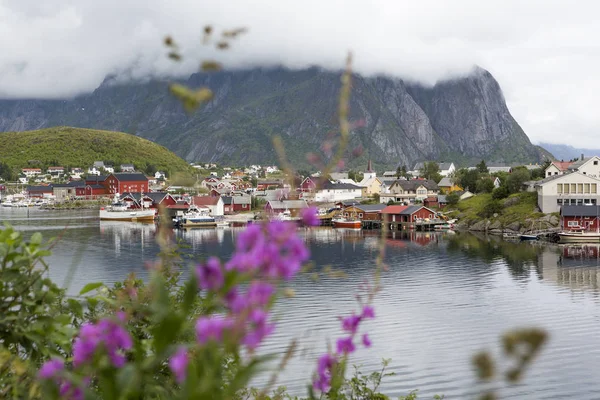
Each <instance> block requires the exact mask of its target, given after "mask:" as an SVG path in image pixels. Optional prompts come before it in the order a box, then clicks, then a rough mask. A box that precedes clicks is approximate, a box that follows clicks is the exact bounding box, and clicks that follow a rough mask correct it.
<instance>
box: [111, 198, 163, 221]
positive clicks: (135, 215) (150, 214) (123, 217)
mask: <svg viewBox="0 0 600 400" xmlns="http://www.w3.org/2000/svg"><path fill="white" fill-rule="evenodd" d="M154 218H156V209H155V208H146V209H144V208H141V209H132V208H129V206H128V205H127V204H126V203H122V202H120V201H119V197H118V195H116V196H115V202H114V203H113V204H111V205H110V206H107V207H102V208H100V220H101V221H129V222H153V221H154Z"/></svg>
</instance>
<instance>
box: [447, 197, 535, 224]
mask: <svg viewBox="0 0 600 400" xmlns="http://www.w3.org/2000/svg"><path fill="white" fill-rule="evenodd" d="M491 200H492V196H491V195H490V194H478V195H477V196H474V197H471V198H470V199H466V200H463V201H461V202H459V203H458V207H457V208H458V212H454V213H453V214H452V215H453V217H457V218H458V219H459V221H461V222H465V223H467V224H469V225H471V224H473V223H475V222H478V221H482V220H485V219H490V220H491V221H499V222H500V223H502V224H504V225H508V224H511V223H513V222H519V223H523V222H525V221H526V220H528V219H532V218H533V219H535V218H540V217H542V216H543V215H544V214H542V213H540V212H539V211H538V210H537V193H530V192H520V193H515V194H512V195H510V196H509V197H508V198H507V199H502V200H497V202H498V203H499V204H501V207H500V209H499V210H498V212H497V213H496V214H497V215H496V217H493V216H488V215H486V211H487V209H488V208H489V207H490V202H491ZM447 211H450V208H448V210H447Z"/></svg>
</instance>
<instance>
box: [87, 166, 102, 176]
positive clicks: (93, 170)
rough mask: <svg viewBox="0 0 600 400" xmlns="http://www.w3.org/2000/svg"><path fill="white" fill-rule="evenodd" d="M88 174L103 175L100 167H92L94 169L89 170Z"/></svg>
mask: <svg viewBox="0 0 600 400" xmlns="http://www.w3.org/2000/svg"><path fill="white" fill-rule="evenodd" d="M102 164H104V163H102ZM87 174H88V175H97V176H100V175H101V174H102V173H101V172H100V169H99V168H98V167H96V166H92V167H90V168H88V170H87Z"/></svg>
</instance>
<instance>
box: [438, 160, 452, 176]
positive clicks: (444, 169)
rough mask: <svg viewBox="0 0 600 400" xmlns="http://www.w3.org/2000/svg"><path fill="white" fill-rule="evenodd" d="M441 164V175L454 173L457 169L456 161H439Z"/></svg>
mask: <svg viewBox="0 0 600 400" xmlns="http://www.w3.org/2000/svg"><path fill="white" fill-rule="evenodd" d="M439 166H440V175H441V176H449V175H450V174H452V173H453V172H454V171H456V167H455V166H454V163H453V162H451V163H446V162H443V163H439Z"/></svg>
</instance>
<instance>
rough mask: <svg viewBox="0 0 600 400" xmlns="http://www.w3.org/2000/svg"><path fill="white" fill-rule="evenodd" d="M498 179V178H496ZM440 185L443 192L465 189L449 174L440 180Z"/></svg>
mask: <svg viewBox="0 0 600 400" xmlns="http://www.w3.org/2000/svg"><path fill="white" fill-rule="evenodd" d="M496 179H498V178H496ZM438 187H439V188H440V192H442V193H452V192H456V191H459V190H463V189H462V188H461V187H460V186H458V185H457V184H456V183H454V179H453V178H451V177H448V176H445V177H443V178H442V179H440V181H439V182H438Z"/></svg>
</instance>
